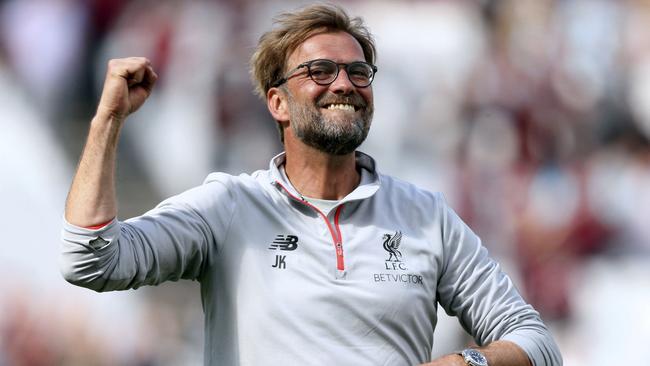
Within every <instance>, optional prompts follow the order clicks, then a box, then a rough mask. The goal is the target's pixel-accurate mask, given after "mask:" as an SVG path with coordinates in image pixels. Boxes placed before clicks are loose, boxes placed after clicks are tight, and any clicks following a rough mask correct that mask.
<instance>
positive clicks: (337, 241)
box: [275, 181, 345, 271]
mask: <svg viewBox="0 0 650 366" xmlns="http://www.w3.org/2000/svg"><path fill="white" fill-rule="evenodd" d="M275 183H277V184H278V185H279V186H280V187H282V189H284V191H285V192H287V194H288V195H289V197H291V198H293V199H294V200H296V201H298V202H300V203H302V204H303V205H306V206H307V207H310V208H311V209H312V210H314V211H316V213H317V214H319V215H320V217H321V218H323V220H325V223H326V224H327V228H328V229H329V231H330V235H332V241H333V242H334V250H335V252H336V269H338V270H339V271H345V258H344V256H343V237H342V236H341V228H340V227H339V217H340V216H341V210H342V209H343V204H341V205H339V207H337V208H336V213H335V214H334V226H332V223H330V220H329V219H328V218H327V216H325V214H324V213H323V212H322V211H321V210H319V209H318V207H316V206H314V205H312V204H311V203H309V202H308V201H306V200H305V199H304V198H302V197H297V196H295V195H293V194H292V193H291V192H289V190H288V189H287V188H286V187H285V186H284V185H282V183H280V182H278V181H276V182H275Z"/></svg>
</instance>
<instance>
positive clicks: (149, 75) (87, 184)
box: [65, 57, 158, 227]
mask: <svg viewBox="0 0 650 366" xmlns="http://www.w3.org/2000/svg"><path fill="white" fill-rule="evenodd" d="M157 78H158V76H157V75H156V73H155V72H154V70H153V68H152V66H151V62H150V61H149V60H148V59H146V58H144V57H130V58H124V59H114V60H110V61H109V62H108V68H107V71H106V79H105V81H104V88H103V90H102V96H101V99H100V101H99V105H98V107H97V112H96V114H95V116H94V118H93V119H92V122H91V123H90V130H89V132H88V138H87V140H86V145H85V147H84V150H83V152H82V154H81V160H80V161H79V166H78V167H77V172H76V174H75V176H74V179H73V180H72V186H71V187H70V192H69V193H68V198H67V200H66V206H65V218H66V220H67V221H68V222H69V223H71V224H73V225H77V226H81V227H91V226H95V225H101V224H104V223H107V222H109V221H111V220H112V219H113V218H115V216H116V215H117V203H116V195H115V154H116V150H117V142H118V137H119V134H120V130H121V128H122V124H123V123H124V121H125V120H126V118H127V116H128V115H129V114H131V113H133V112H135V111H136V110H137V109H138V108H140V106H142V104H143V103H144V101H145V100H146V99H147V98H148V97H149V95H150V94H151V91H152V89H153V86H154V84H155V83H156V79H157Z"/></svg>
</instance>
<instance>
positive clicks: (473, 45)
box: [0, 0, 650, 366]
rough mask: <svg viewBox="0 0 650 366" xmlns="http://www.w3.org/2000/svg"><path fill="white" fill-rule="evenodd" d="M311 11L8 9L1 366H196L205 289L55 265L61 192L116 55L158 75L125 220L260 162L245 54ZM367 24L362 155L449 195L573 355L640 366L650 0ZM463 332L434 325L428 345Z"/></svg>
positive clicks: (134, 154) (215, 5)
mask: <svg viewBox="0 0 650 366" xmlns="http://www.w3.org/2000/svg"><path fill="white" fill-rule="evenodd" d="M305 3H306V2H297V1H261V0H260V1H253V0H249V1H207V0H203V1H200V0H192V1H175V0H155V1H154V0H4V1H2V0H0V111H2V112H1V113H0V126H1V127H2V128H1V130H0V131H1V132H0V157H1V159H0V202H2V203H3V206H4V209H3V210H2V211H0V225H1V233H2V244H1V248H0V366H14V365H16V366H21V365H142V366H144V365H152V366H153V365H200V364H201V363H202V358H203V355H202V350H203V338H202V337H203V330H202V327H203V325H202V322H203V316H202V310H201V305H200V299H199V296H200V295H199V292H198V286H197V284H196V283H191V282H180V283H169V284H164V285H162V286H159V287H156V288H143V289H140V290H138V291H126V292H120V293H108V294H96V293H93V292H91V291H88V290H84V289H80V288H75V287H73V286H71V285H68V284H67V283H65V281H64V280H63V279H62V278H61V276H60V275H59V272H58V264H57V260H58V247H59V244H58V240H59V239H58V238H59V231H60V226H61V225H60V223H61V220H62V214H63V204H64V200H65V196H66V192H67V189H68V186H69V184H70V181H71V178H72V174H73V171H74V167H75V165H76V163H77V160H78V157H79V154H80V152H81V149H82V147H83V143H84V139H85V134H86V132H87V128H88V123H89V121H90V119H91V118H92V116H93V113H94V108H95V106H96V103H97V100H98V96H99V92H100V88H101V84H102V81H103V79H104V73H105V68H106V63H107V60H108V59H109V58H114V57H125V56H136V55H137V56H147V57H149V58H150V59H151V60H152V62H153V64H154V66H155V68H156V70H157V72H158V74H159V75H160V79H159V82H158V85H157V87H156V89H155V92H154V94H153V95H152V96H151V98H150V99H149V100H148V102H147V103H146V105H145V106H144V107H143V108H142V109H141V110H140V111H138V112H137V114H135V115H133V116H132V117H131V118H130V120H129V121H128V123H127V124H126V125H125V128H124V130H123V134H122V140H121V142H120V148H119V163H118V195H119V197H120V202H119V205H120V218H121V219H125V218H128V217H130V216H133V215H138V214H141V213H143V212H144V211H146V210H148V209H149V208H151V207H153V206H154V205H155V204H157V203H158V202H159V201H161V200H162V199H163V198H165V197H168V196H170V195H172V194H176V193H179V192H180V191H183V190H185V189H187V188H190V187H192V186H195V185H198V184H201V182H202V180H203V178H205V176H206V175H207V174H208V173H209V172H211V171H224V172H228V173H234V174H238V173H240V172H251V171H254V170H257V169H264V168H266V166H267V165H268V161H269V159H270V158H271V157H272V156H273V155H274V154H276V153H278V152H279V151H281V146H280V144H279V141H278V136H277V133H276V130H275V126H274V122H273V120H272V119H271V118H270V116H269V115H268V112H267V111H266V109H265V107H264V105H263V104H262V103H261V102H260V101H259V100H258V99H257V98H256V97H255V96H254V95H253V93H252V86H251V83H250V81H249V77H248V69H247V67H248V66H247V65H248V59H249V57H250V55H251V54H252V52H253V49H254V47H255V44H256V41H257V38H258V37H259V36H260V35H261V34H262V33H263V32H264V31H265V30H268V29H269V27H270V26H271V24H272V17H273V16H274V15H275V14H277V13H278V12H281V11H285V10H291V9H294V8H296V7H299V6H300V5H302V4H305ZM341 3H342V4H344V6H345V7H346V8H347V9H348V10H349V11H350V13H351V14H353V15H360V16H362V17H363V18H364V19H365V21H366V22H367V25H368V26H369V27H370V29H371V31H372V32H373V33H374V35H375V36H376V41H377V46H378V50H379V57H378V60H377V65H378V67H379V72H378V74H377V78H376V80H375V83H374V91H375V109H376V112H375V119H374V122H373V127H372V129H371V133H370V136H369V137H368V140H367V141H366V142H365V143H364V145H363V146H362V148H361V150H362V151H365V152H367V153H370V154H371V155H373V156H374V157H375V158H376V159H377V161H378V164H379V169H380V170H381V171H382V172H384V173H387V174H392V175H396V176H399V177H400V178H403V179H406V180H409V181H412V182H414V183H416V184H418V185H420V186H422V187H424V188H427V189H430V190H434V191H441V192H443V193H444V194H445V196H446V197H447V199H448V200H449V202H450V203H451V205H452V206H453V207H454V208H455V209H456V210H457V211H458V213H459V214H460V215H461V216H462V217H463V218H464V219H465V220H466V221H467V222H468V223H469V224H470V226H471V227H472V228H473V229H474V230H475V231H476V232H477V233H478V234H479V235H480V236H481V238H482V239H483V242H484V244H485V245H486V246H487V247H488V249H489V250H490V252H491V254H492V255H493V256H494V257H496V258H497V259H498V260H499V261H500V262H501V263H502V264H503V267H504V269H505V270H506V271H507V272H508V273H509V274H510V275H511V276H512V277H513V279H514V280H515V282H516V284H517V286H518V288H519V289H520V291H521V292H522V293H523V294H524V296H525V298H526V299H527V300H528V301H529V302H531V303H532V304H533V305H534V306H535V307H536V308H537V309H538V310H539V311H540V313H541V314H542V317H543V318H544V320H545V321H546V322H547V323H548V324H549V325H550V327H551V329H552V331H553V333H554V334H555V336H556V339H557V341H558V343H559V346H560V348H561V350H562V352H563V355H564V359H565V365H569V366H581V365H607V366H611V365H626V364H637V365H648V361H647V360H648V359H650V347H647V343H648V341H649V340H650V339H649V338H648V334H650V307H648V306H647V304H648V303H649V302H650V144H649V141H650V1H647V0H618V1H615V0H564V1H560V0H501V1H499V0H494V1H489V0H484V1H479V0H474V1H469V0H467V1H462V0H448V1H442V0H439V1H395V0H394V1H369V0H367V1H362V0H356V1H346V2H341ZM469 342H471V339H469V338H468V336H467V335H466V334H465V333H464V332H463V331H462V329H461V328H460V327H459V325H458V323H457V322H456V321H455V320H454V319H449V318H447V317H442V318H441V320H440V326H439V328H438V329H437V331H436V338H435V345H434V351H433V353H434V355H438V354H443V353H447V352H451V351H453V350H457V349H459V348H461V347H462V346H463V345H464V344H467V343H469Z"/></svg>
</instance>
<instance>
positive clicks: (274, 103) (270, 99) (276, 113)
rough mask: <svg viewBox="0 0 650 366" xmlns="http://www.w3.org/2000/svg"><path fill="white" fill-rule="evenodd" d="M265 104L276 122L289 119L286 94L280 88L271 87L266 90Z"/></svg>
mask: <svg viewBox="0 0 650 366" xmlns="http://www.w3.org/2000/svg"><path fill="white" fill-rule="evenodd" d="M266 106H267V107H268V109H269V112H271V115H272V116H273V119H275V120H276V121H278V122H288V121H289V110H288V106H287V96H286V94H285V93H284V92H283V91H282V90H280V88H271V89H269V91H268V92H266Z"/></svg>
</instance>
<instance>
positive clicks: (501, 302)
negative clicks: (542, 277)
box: [437, 199, 562, 366]
mask: <svg viewBox="0 0 650 366" xmlns="http://www.w3.org/2000/svg"><path fill="white" fill-rule="evenodd" d="M439 202H440V203H441V204H440V206H439V207H441V210H442V213H441V215H442V226H443V228H442V230H443V232H442V236H443V243H444V244H443V250H444V260H443V265H442V267H443V268H442V269H441V276H440V280H439V284H438V290H437V292H438V293H437V296H438V301H439V303H440V304H441V306H442V307H443V308H444V309H445V311H446V312H447V313H448V314H449V315H453V316H456V317H458V318H459V320H460V323H461V325H462V326H463V328H465V330H466V331H467V332H469V333H470V334H471V335H472V336H473V337H474V340H475V341H476V343H477V344H479V345H484V344H487V343H490V342H493V341H496V340H500V339H501V340H508V341H511V342H513V343H515V344H517V345H518V346H519V347H521V348H522V349H523V350H524V351H525V352H526V353H527V354H528V357H529V358H530V360H531V362H532V364H533V366H560V365H562V357H561V355H560V351H559V349H558V347H557V345H556V344H555V342H554V340H553V337H552V335H551V333H550V332H549V330H548V328H547V327H546V325H544V323H543V322H542V320H541V318H540V316H539V313H538V312H537V311H535V309H533V307H532V306H531V305H529V304H527V303H526V302H525V301H524V299H523V298H522V297H521V295H520V294H519V292H518V291H517V289H516V288H515V286H514V285H513V283H512V280H511V279H510V278H509V277H508V276H507V275H506V274H505V273H503V272H502V271H501V269H500V267H499V265H498V264H497V263H496V262H495V261H494V260H493V259H492V258H490V257H489V256H488V252H487V249H485V247H483V246H482V245H481V241H480V239H479V238H478V237H477V236H476V235H475V234H474V233H473V232H472V231H471V230H470V229H469V227H467V225H466V224H465V223H464V222H463V221H462V220H461V219H460V218H459V217H458V215H457V214H456V213H455V212H454V211H453V210H451V209H450V208H449V207H448V206H447V205H446V204H445V203H444V201H443V200H442V199H440V200H439Z"/></svg>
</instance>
